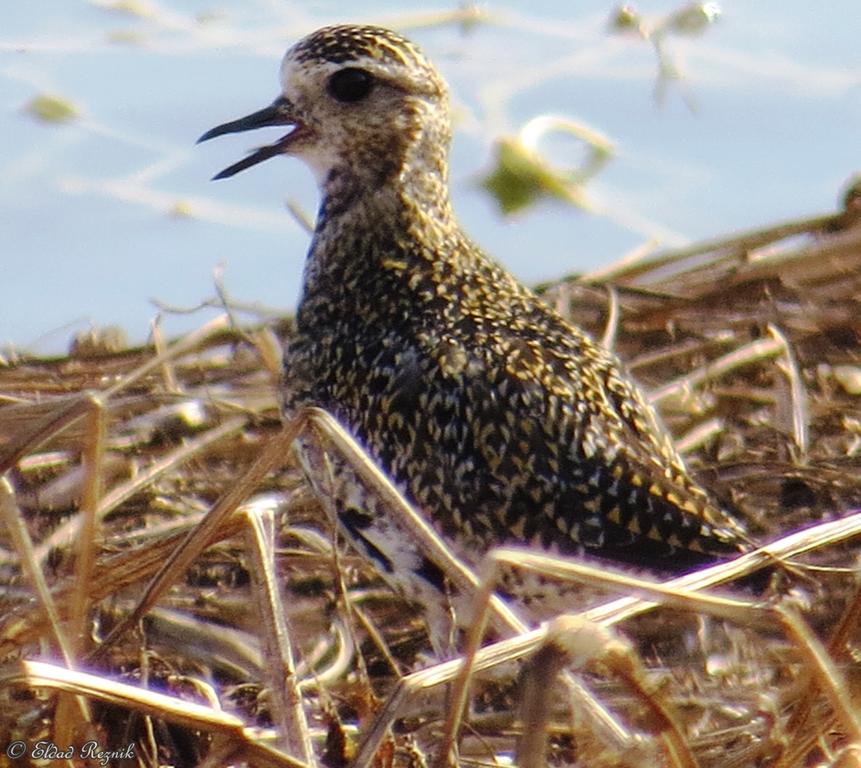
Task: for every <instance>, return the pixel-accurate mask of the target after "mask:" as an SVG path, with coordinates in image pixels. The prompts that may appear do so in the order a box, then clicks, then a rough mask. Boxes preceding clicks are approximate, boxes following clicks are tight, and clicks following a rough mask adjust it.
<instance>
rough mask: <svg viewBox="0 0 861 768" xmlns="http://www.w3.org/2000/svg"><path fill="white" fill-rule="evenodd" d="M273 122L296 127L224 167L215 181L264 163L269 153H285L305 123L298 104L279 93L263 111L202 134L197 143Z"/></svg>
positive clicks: (272, 123) (273, 155) (272, 154)
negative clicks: (299, 114)
mask: <svg viewBox="0 0 861 768" xmlns="http://www.w3.org/2000/svg"><path fill="white" fill-rule="evenodd" d="M270 125H290V126H293V130H292V131H290V133H288V134H287V135H286V136H282V137H281V138H280V139H278V141H276V142H275V143H274V144H268V145H266V146H264V147H259V148H258V149H255V150H254V151H252V152H251V153H250V154H249V155H248V156H247V157H245V158H243V159H242V160H240V161H239V162H238V163H234V164H233V165H231V166H230V167H229V168H225V169H224V170H223V171H221V173H218V174H216V175H215V176H213V177H212V179H213V181H215V180H216V179H227V178H229V177H230V176H233V175H235V174H237V173H239V172H240V171H244V170H245V169H246V168H250V167H251V166H252V165H257V163H262V162H263V161H264V160H268V159H269V158H270V157H275V155H281V154H284V153H285V152H287V147H288V146H289V145H290V144H291V143H292V142H293V141H295V139H296V137H297V136H298V135H299V134H300V133H302V131H303V130H304V125H303V124H302V121H301V120H300V119H299V117H298V114H297V111H296V108H295V107H294V106H293V104H292V103H291V102H290V101H288V100H287V99H285V98H284V97H283V96H279V97H278V98H277V99H275V101H273V102H272V104H270V105H269V106H268V107H266V108H265V109H261V110H260V111H258V112H254V113H253V114H250V115H246V116H245V117H240V118H239V120H232V121H230V122H229V123H222V124H221V125H218V126H216V127H215V128H212V129H211V130H209V131H207V132H206V133H204V134H203V136H201V137H200V138H199V139H198V140H197V143H198V144H200V142H201V141H208V140H209V139H214V138H215V137H216V136H222V135H224V134H225V133H241V132H242V131H251V130H253V129H255V128H265V127H267V126H270Z"/></svg>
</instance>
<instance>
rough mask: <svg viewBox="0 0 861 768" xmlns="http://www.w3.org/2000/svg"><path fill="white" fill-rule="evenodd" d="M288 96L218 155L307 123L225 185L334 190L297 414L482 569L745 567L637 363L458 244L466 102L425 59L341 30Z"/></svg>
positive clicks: (351, 525) (403, 47)
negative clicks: (452, 100)
mask: <svg viewBox="0 0 861 768" xmlns="http://www.w3.org/2000/svg"><path fill="white" fill-rule="evenodd" d="M281 86H282V92H281V95H280V96H279V97H278V98H277V99H276V100H275V101H274V102H273V103H272V104H271V105H270V106H269V107H266V108H265V109H262V110H260V111H259V112H255V113H254V114H251V115H248V116H247V117H244V118H241V119H239V120H235V121H233V122H229V123H225V124H223V125H220V126H218V127H217V128H213V129H212V130H211V131H208V132H207V133H206V134H204V135H203V136H202V137H201V141H203V140H206V139H210V138H213V137H215V136H219V135H222V134H226V133H234V132H239V131H247V130H251V129H255V128H261V127H264V126H278V125H283V126H289V131H288V132H287V133H286V135H284V136H283V137H282V138H280V139H279V140H278V141H276V142H274V143H273V144H270V145H268V146H264V147H261V148H259V149H257V150H255V151H253V152H251V153H250V154H249V155H248V156H247V157H246V158H245V159H243V160H241V161H239V162H238V163H236V164H234V165H232V166H230V167H229V168H227V169H225V170H224V171H222V172H221V173H219V174H218V175H217V176H216V177H215V178H225V177H228V176H232V175H234V174H235V173H238V172H239V171H242V170H244V169H246V168H249V167H251V166H253V165H256V164H257V163H260V162H262V161H263V160H266V159H268V158H270V157H274V156H276V155H294V156H296V157H298V158H300V159H302V160H304V161H305V162H306V163H307V164H308V165H309V166H310V167H311V169H312V171H313V172H314V175H315V176H316V179H317V182H318V184H319V187H320V191H321V195H322V202H321V204H320V209H319V214H318V217H317V222H316V228H315V231H314V236H313V241H312V243H311V247H310V252H309V254H308V260H307V264H306V268H305V276H304V292H303V295H302V299H301V303H300V305H299V309H298V314H297V332H296V336H295V338H293V339H292V340H291V342H290V345H289V349H288V350H287V354H286V365H285V368H286V377H287V385H288V402H287V409H288V412H289V411H290V410H292V409H295V408H296V407H298V406H300V405H304V404H314V405H318V406H321V407H323V408H325V409H326V410H328V411H329V412H330V413H332V414H333V415H334V416H335V417H336V418H337V419H338V420H339V421H340V422H341V423H342V424H343V425H344V426H345V427H346V428H347V429H348V431H350V432H351V433H352V434H353V435H354V436H355V438H356V439H357V440H358V442H359V443H360V444H361V445H362V446H364V448H365V449H366V450H367V451H368V453H369V454H370V456H371V457H372V458H373V459H374V460H375V461H376V462H377V463H378V464H379V466H380V467H381V468H382V469H383V470H384V471H385V472H386V473H387V474H388V475H389V476H390V477H391V478H392V479H393V480H394V482H395V483H396V484H397V485H398V486H399V487H400V489H401V490H402V491H403V492H404V493H405V495H406V497H407V498H408V499H409V500H410V501H411V502H412V503H413V504H414V505H416V507H417V508H418V509H419V510H421V511H422V512H423V513H424V514H426V515H427V516H428V517H429V518H430V519H431V520H432V521H433V524H434V525H435V527H436V529H437V530H438V531H439V533H440V534H441V535H442V536H443V538H444V539H445V540H446V541H447V542H448V543H450V545H451V546H452V548H453V549H454V550H455V551H456V552H457V553H458V554H460V555H461V556H462V557H465V558H466V559H467V561H469V562H472V563H475V562H476V561H477V560H478V559H480V556H481V554H482V553H484V552H485V551H487V550H488V549H489V548H490V547H492V546H495V545H499V544H503V543H507V544H511V543H520V544H529V545H533V546H538V547H541V548H545V549H548V550H551V551H555V552H560V553H582V552H587V553H593V554H595V555H599V556H602V557H605V558H609V559H613V560H621V561H627V562H633V563H637V564H643V565H647V566H658V567H660V568H661V569H662V570H680V569H684V568H685V567H690V566H691V565H695V564H697V563H701V562H705V561H708V560H711V559H714V558H716V557H722V556H729V555H732V554H734V553H737V552H739V551H742V550H743V549H744V548H745V545H744V543H743V537H742V535H741V534H740V533H739V531H740V529H739V527H738V525H737V524H736V523H735V522H734V521H733V520H732V518H730V517H729V516H727V515H726V514H725V513H723V512H722V511H721V510H720V509H719V508H718V507H717V506H716V505H715V504H714V503H713V502H712V501H710V499H709V497H708V496H707V495H706V493H705V492H704V491H703V489H702V488H701V487H700V486H699V485H698V484H697V483H696V482H695V481H694V480H693V479H692V478H691V477H690V475H689V474H688V472H687V471H686V469H685V466H684V464H683V462H682V460H681V458H680V457H679V455H678V453H677V452H676V449H675V447H674V446H673V443H672V441H671V439H670V437H669V436H668V434H667V433H666V432H665V431H664V429H663V428H662V427H661V425H660V424H659V421H658V419H657V417H656V414H655V413H654V411H653V410H652V408H651V407H650V406H649V405H648V404H647V403H646V401H645V399H644V397H643V395H642V394H641V392H640V391H639V389H638V388H637V386H636V384H635V383H634V382H633V381H632V380H631V378H630V377H629V376H628V375H627V374H626V372H625V371H624V369H623V366H622V365H621V363H620V362H619V360H617V359H616V357H615V356H614V355H613V354H611V353H610V352H608V351H607V350H606V349H604V348H603V347H602V346H601V345H599V344H598V343H596V342H595V341H593V340H592V339H591V338H590V337H589V336H588V335H587V334H586V333H584V332H583V331H582V330H580V329H579V328H577V327H575V326H573V325H572V324H570V323H569V322H566V321H565V320H564V319H563V318H562V317H560V316H559V315H558V314H557V313H556V312H554V311H553V309H551V308H550V307H549V306H547V305H546V304H545V303H544V302H543V301H542V300H541V299H539V298H537V297H536V296H535V294H533V293H532V292H531V291H530V290H529V289H527V288H526V287H524V286H523V285H522V284H521V283H519V282H518V281H517V280H516V279H515V278H514V277H512V276H511V275H510V274H509V273H508V272H507V271H505V270H504V269H503V268H502V267H500V266H499V265H498V264H496V263H494V262H493V261H492V260H491V259H489V258H488V257H487V255H485V254H484V253H483V252H482V251H481V250H480V249H479V248H478V247H476V246H475V245H474V244H473V243H472V242H471V241H470V240H469V239H468V238H467V236H466V235H465V234H464V233H463V231H462V230H461V228H460V226H459V225H458V222H457V220H456V218H455V216H454V214H453V212H452V209H451V204H450V201H449V190H448V181H447V155H448V148H449V141H450V123H449V114H448V98H447V88H446V84H445V82H444V81H443V79H442V78H441V76H440V75H439V73H438V72H437V70H436V69H435V68H434V67H433V65H432V64H431V63H430V62H429V61H428V60H427V59H426V58H425V57H424V56H423V55H422V53H421V52H420V51H419V49H418V48H417V47H416V46H415V45H414V44H412V43H411V42H410V41H408V40H406V39H405V38H403V37H401V36H400V35H398V34H396V33H394V32H391V31H389V30H386V29H381V28H377V27H370V26H349V25H339V26H331V27H326V28H324V29H320V30H318V31H317V32H314V33H313V34H311V35H309V36H308V37H306V38H304V39H303V40H301V41H300V42H298V43H297V44H296V45H294V46H293V47H292V48H291V49H290V50H289V51H288V52H287V54H286V56H285V57H284V60H283V63H282V65H281ZM356 506H357V508H356V509H347V508H345V507H344V506H343V505H342V507H341V511H340V512H339V515H340V517H341V522H342V523H344V524H345V526H346V527H347V528H348V530H349V531H350V532H351V534H352V535H353V538H354V541H355V540H358V541H359V543H360V545H362V544H364V545H365V549H366V550H367V551H368V552H369V554H371V556H372V557H374V558H375V559H376V560H377V561H378V563H381V564H382V565H383V566H384V569H388V570H392V568H393V567H398V565H399V564H397V563H394V564H393V563H392V562H391V560H390V559H388V556H387V554H386V552H385V551H383V550H384V549H385V548H384V547H378V546H374V545H373V544H371V542H370V540H369V539H368V538H364V537H363V534H362V530H363V529H364V528H368V527H370V526H372V525H373V519H372V516H373V515H374V514H377V511H371V512H369V511H368V508H366V509H359V508H358V507H359V506H361V504H358V505H356ZM412 567H413V570H419V569H418V568H417V567H416V566H412ZM419 576H422V577H424V578H426V579H428V578H432V574H430V575H429V573H428V572H424V573H420V574H419Z"/></svg>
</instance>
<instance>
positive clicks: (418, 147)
mask: <svg viewBox="0 0 861 768" xmlns="http://www.w3.org/2000/svg"><path fill="white" fill-rule="evenodd" d="M266 126H289V131H288V133H286V134H285V135H284V136H282V137H281V138H280V139H278V140H277V141H275V142H274V143H272V144H268V145H265V146H262V147H260V148H258V149H256V150H254V151H252V152H251V153H250V154H248V155H247V156H246V157H245V158H244V159H243V160H240V161H239V162H237V163H235V164H234V165H231V166H230V167H229V168H226V169H224V170H223V171H221V173H219V174H218V175H217V176H215V178H216V179H221V178H226V177H229V176H233V175H234V174H236V173H238V172H239V171H243V170H245V169H246V168H250V167H251V166H253V165H256V164H258V163H260V162H263V161H264V160H267V159H269V158H270V157H274V156H275V155H281V154H284V155H295V156H297V157H299V158H301V159H302V160H304V161H305V162H306V163H307V164H308V165H309V167H310V168H311V170H312V171H313V172H314V175H315V177H316V178H317V182H318V184H320V186H321V187H322V188H323V189H324V190H325V189H326V187H327V185H329V184H331V183H333V180H334V179H338V178H342V177H344V176H350V177H352V178H353V179H354V180H356V181H357V182H359V183H361V184H362V185H364V186H365V187H366V188H368V187H371V188H373V187H374V186H380V185H382V184H385V183H387V182H389V181H391V180H392V179H393V178H397V177H398V176H399V175H401V176H402V175H404V174H405V173H409V172H410V170H411V169H412V170H413V171H419V172H420V173H432V174H436V173H438V174H439V175H440V176H443V177H444V176H445V173H446V154H447V150H448V143H449V139H450V131H449V117H448V95H447V89H446V86H445V82H444V81H443V79H442V78H441V77H440V75H439V74H438V73H437V71H436V69H435V68H434V67H433V65H432V64H431V63H430V62H429V61H428V60H427V59H426V58H425V57H424V56H423V55H422V53H421V52H420V51H419V49H418V48H417V47H416V46H415V45H413V44H412V43H411V42H410V41H409V40H407V39H405V38H403V37H401V36H400V35H398V34H396V33H394V32H391V31H389V30H387V29H383V28H380V27H370V26H354V25H337V26H330V27H324V28H322V29H319V30H317V31H316V32H314V33H313V34H311V35H309V36H308V37H306V38H304V39H302V40H300V41H299V42H298V43H296V45H294V46H293V47H292V48H290V49H289V50H288V51H287V53H286V55H285V56H284V59H283V61H282V64H281V95H280V96H279V97H278V98H277V99H275V101H274V102H273V103H272V104H271V105H270V106H268V107H266V108H264V109H262V110H260V111H258V112H254V113H253V114H250V115H248V116H246V117H243V118H240V119H239V120H233V121H231V122H228V123H224V124H222V125H219V126H217V127H216V128H213V129H212V130H210V131H207V132H206V133H205V134H204V135H203V136H201V137H200V141H206V140H207V139H211V138H214V137H215V136H221V135H222V134H225V133H237V132H241V131H249V130H252V129H255V128H263V127H266Z"/></svg>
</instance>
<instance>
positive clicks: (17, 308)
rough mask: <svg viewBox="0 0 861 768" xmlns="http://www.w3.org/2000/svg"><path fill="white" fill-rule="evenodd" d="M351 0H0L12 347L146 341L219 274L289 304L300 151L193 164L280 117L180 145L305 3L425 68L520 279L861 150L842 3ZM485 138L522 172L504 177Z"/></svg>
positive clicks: (308, 183)
mask: <svg viewBox="0 0 861 768" xmlns="http://www.w3.org/2000/svg"><path fill="white" fill-rule="evenodd" d="M344 7H345V4H344V3H343V2H322V1H321V2H286V0H279V1H278V2H276V1H275V0H243V1H242V2H240V1H239V0H162V1H161V2H156V1H152V2H150V1H148V0H116V1H112V0H103V1H99V2H97V1H95V0H37V1H36V2H32V3H11V2H6V3H3V4H2V6H0V243H2V250H0V254H2V255H0V259H2V265H3V272H2V275H3V277H2V280H0V292H2V301H0V351H2V352H3V354H4V355H5V356H6V357H9V356H11V355H14V353H15V351H16V350H17V351H18V352H25V353H28V354H58V353H62V352H65V351H66V350H67V349H68V346H69V342H70V339H72V338H73V337H74V335H75V334H76V333H79V332H81V331H86V330H87V329H90V328H91V327H104V326H107V325H118V326H120V327H121V328H122V329H123V330H124V331H125V333H126V334H127V335H128V338H129V340H130V341H132V342H143V341H145V340H146V339H147V337H148V335H149V333H150V324H151V323H152V322H153V320H154V319H155V318H158V319H159V322H160V323H161V324H162V326H163V329H164V332H165V333H166V334H167V335H176V334H178V333H181V332H184V331H186V330H189V329H191V328H194V327H197V326H199V325H201V324H202V323H203V322H204V321H205V320H206V319H208V317H209V316H210V315H211V314H212V313H214V312H216V311H218V310H217V309H199V307H200V306H201V305H205V304H207V303H213V302H215V303H217V300H216V297H217V296H218V295H219V294H220V295H221V296H222V297H223V296H226V297H228V298H229V300H230V301H231V303H235V304H236V305H238V306H239V307H244V308H246V309H247V315H246V316H248V317H251V318H255V317H260V316H263V317H265V316H266V315H267V314H268V313H269V312H287V311H290V310H291V309H292V308H293V307H294V306H295V302H296V299H297V296H298V291H299V286H300V280H301V272H302V265H303V262H304V256H305V251H306V248H307V244H308V234H307V232H306V231H305V230H304V229H303V227H302V226H301V224H300V223H299V222H298V221H297V217H296V216H295V215H294V214H291V213H290V212H289V211H288V206H290V207H292V208H293V209H294V210H299V211H302V212H304V214H305V215H306V216H307V217H311V218H313V215H314V212H315V210H316V205H317V193H316V189H315V187H314V183H313V180H312V178H311V175H310V173H309V172H308V171H307V170H306V169H305V168H304V166H303V165H302V164H301V163H299V162H298V161H296V160H287V159H281V158H278V159H275V160H272V161H269V162H267V163H265V164H263V165H260V166H257V167H255V168H254V169H252V170H249V171H246V172H244V173H242V174H240V175H239V176H237V177H235V178H234V179H231V180H227V181H221V182H210V181H209V179H210V177H211V176H212V175H213V174H214V173H216V172H217V171H219V170H221V169H222V168H224V167H225V166H227V165H229V164H231V163H232V162H234V161H235V160H238V159H239V158H241V157H242V156H243V155H244V153H245V152H246V151H247V150H248V149H249V148H252V147H253V146H255V145H256V144H263V143H267V142H269V141H272V140H274V139H275V138H277V137H278V136H279V135H280V133H279V132H277V131H274V132H272V133H271V134H269V133H266V132H258V133H256V134H254V135H249V134H244V135H239V136H234V137H227V138H222V139H219V140H217V141H213V142H210V143H207V144H204V145H201V146H195V143H194V142H195V140H196V139H197V137H198V136H199V135H200V134H202V133H203V132H204V131H205V130H207V129H208V128H211V127H212V126H214V125H216V124H218V123H221V122H224V121H226V120H230V119H233V118H236V117H240V116H242V115H245V114H247V113H249V112H251V111H254V110H256V109H259V108H261V107H263V106H266V105H267V104H268V103H269V102H271V101H272V99H273V98H275V96H277V95H278V63H279V60H280V57H281V55H282V54H283V52H284V50H285V49H286V48H287V47H288V46H289V45H290V44H292V43H293V42H295V41H296V40H297V39H298V38H299V37H301V36H303V35H304V34H306V33H308V32H310V31H312V30H313V29H315V28H316V27H318V26H321V25H323V24H328V23H333V22H343V21H355V22H368V23H377V24H382V25H385V26H389V27H393V28H395V29H397V30H399V31H401V32H403V33H404V34H406V35H407V36H408V37H410V38H412V39H414V40H415V41H416V42H418V43H419V44H420V45H421V46H422V47H423V48H424V50H425V53H426V54H428V56H429V57H430V58H431V59H432V60H433V61H434V62H435V63H436V64H437V65H438V67H439V68H440V70H441V71H442V73H443V75H444V76H445V77H446V78H447V79H448V81H449V82H450V84H451V92H452V107H453V114H454V117H455V123H456V132H455V141H454V147H453V152H452V169H451V183H452V191H453V196H454V203H455V208H456V210H457V211H458V213H459V216H460V218H461V220H462V222H463V224H464V227H465V228H466V230H467V231H468V232H469V233H470V234H471V235H472V236H473V238H474V239H475V240H477V241H478V242H479V243H480V244H481V245H482V246H484V247H485V249H487V250H488V251H489V252H490V253H492V254H493V255H494V256H495V257H496V258H497V259H498V260H499V261H501V262H503V263H505V264H506V265H507V266H508V267H509V268H510V269H511V270H513V271H514V272H515V273H516V274H517V275H518V276H519V277H520V278H522V279H523V280H525V281H527V282H529V283H536V282H540V281H543V280H547V279H551V278H555V277H559V276H561V275H563V274H568V273H575V272H585V271H589V270H593V269H596V268H598V267H600V266H601V265H603V264H608V263H610V262H612V261H614V260H617V259H620V258H622V257H624V256H626V255H628V254H631V253H644V252H647V251H650V250H657V249H662V248H671V247H677V246H680V245H684V244H685V243H688V242H691V241H693V240H697V239H702V238H706V237H713V236H718V235H722V234H726V233H728V232H730V231H734V230H739V229H745V228H750V227H757V226H761V225H765V224H769V223H773V222H776V221H781V220H786V219H791V218H794V217H799V216H806V215H812V214H817V213H823V212H829V211H832V210H834V209H835V208H836V207H837V200H838V197H839V194H840V189H841V187H842V185H843V184H844V183H845V182H846V180H847V179H848V178H849V177H850V175H851V174H852V173H853V172H856V171H858V170H861V139H859V136H861V46H859V45H858V36H857V35H858V29H859V25H861V18H859V11H858V9H857V6H856V5H855V4H854V3H851V4H850V2H849V0H833V2H830V3H827V4H817V3H809V2H804V1H803V0H782V1H781V2H777V0H759V2H756V3H752V2H731V0H726V2H723V3H721V4H720V6H719V7H718V6H717V5H716V4H714V3H703V4H696V5H686V4H680V3H677V2H673V1H672V0H668V1H667V2H659V1H657V0H656V1H654V2H642V3H640V4H638V5H637V6H636V7H630V8H627V9H624V10H621V9H620V8H619V6H618V5H614V4H612V3H610V2H605V1H604V0H580V2H577V3H571V2H570V0H566V1H565V2H562V1H561V0H560V1H559V2H555V1H554V0H535V1H534V2H531V3H529V4H524V3H516V2H514V1H513V0H511V1H510V2H488V3H484V4H480V5H467V4H458V3H454V2H451V3H445V2H442V3H440V4H439V5H437V6H434V7H432V8H431V7H428V6H426V5H424V4H419V3H410V2H398V3H394V2H372V1H371V2H354V3H352V4H351V5H350V11H349V13H347V12H345V11H344ZM281 133H283V131H282V132H281ZM500 147H504V148H505V149H504V151H502V152H501V150H500ZM500 158H502V159H503V160H507V161H509V162H510V161H511V159H512V158H514V159H516V160H520V161H522V164H525V166H526V168H527V170H528V171H529V173H530V174H531V175H529V176H528V178H527V179H526V180H524V179H522V178H520V179H518V178H512V176H511V173H510V168H508V166H506V165H504V164H503V165H500ZM505 208H508V209H510V210H509V211H508V213H504V209H505ZM511 209H513V210H511ZM240 316H242V315H241V313H240Z"/></svg>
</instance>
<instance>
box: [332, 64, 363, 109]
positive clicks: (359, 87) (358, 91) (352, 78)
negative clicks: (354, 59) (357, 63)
mask: <svg viewBox="0 0 861 768" xmlns="http://www.w3.org/2000/svg"><path fill="white" fill-rule="evenodd" d="M373 82H374V78H373V77H371V75H370V74H368V73H367V72H365V70H364V69H356V68H355V67H349V68H347V69H340V70H338V71H337V72H335V74H334V75H332V76H331V77H330V78H329V83H328V84H327V86H326V90H328V91H329V94H330V95H331V96H332V98H334V99H336V100H338V101H342V102H353V101H361V100H362V99H364V98H365V96H367V95H368V93H370V91H371V85H373Z"/></svg>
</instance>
